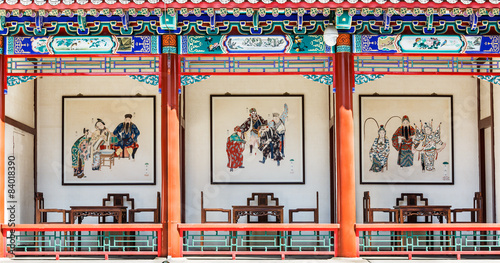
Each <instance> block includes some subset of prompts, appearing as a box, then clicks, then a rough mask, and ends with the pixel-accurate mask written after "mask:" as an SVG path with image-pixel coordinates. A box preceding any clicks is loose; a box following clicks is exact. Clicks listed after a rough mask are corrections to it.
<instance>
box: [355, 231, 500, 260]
mask: <svg viewBox="0 0 500 263" xmlns="http://www.w3.org/2000/svg"><path fill="white" fill-rule="evenodd" d="M355 229H356V236H357V241H358V256H363V255H407V256H408V258H409V259H412V256H413V255H455V256H456V257H457V259H460V258H461V255H500V243H499V242H498V240H500V224H483V223H457V224H356V226H355Z"/></svg>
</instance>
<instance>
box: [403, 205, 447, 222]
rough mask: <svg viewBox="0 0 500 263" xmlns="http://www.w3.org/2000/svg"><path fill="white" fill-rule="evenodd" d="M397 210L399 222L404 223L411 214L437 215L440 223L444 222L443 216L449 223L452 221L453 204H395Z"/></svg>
mask: <svg viewBox="0 0 500 263" xmlns="http://www.w3.org/2000/svg"><path fill="white" fill-rule="evenodd" d="M394 209H396V210H397V215H396V218H399V223H404V219H405V217H406V218H408V217H409V216H431V217H432V216H437V218H438V220H439V223H443V217H445V218H446V222H447V223H451V205H408V206H394Z"/></svg>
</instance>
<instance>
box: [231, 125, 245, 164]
mask: <svg viewBox="0 0 500 263" xmlns="http://www.w3.org/2000/svg"><path fill="white" fill-rule="evenodd" d="M240 135H241V129H240V127H239V126H236V127H234V133H233V134H231V136H229V137H228V138H227V143H226V153H227V159H228V161H227V167H229V170H230V171H231V172H232V171H233V169H234V168H245V167H244V166H243V151H244V150H245V143H246V142H245V140H243V139H242V138H241V136H240Z"/></svg>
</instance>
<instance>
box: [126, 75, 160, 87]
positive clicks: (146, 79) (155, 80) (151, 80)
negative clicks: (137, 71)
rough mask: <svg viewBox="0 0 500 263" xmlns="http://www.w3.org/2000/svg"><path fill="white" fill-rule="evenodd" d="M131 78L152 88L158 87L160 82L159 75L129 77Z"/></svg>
mask: <svg viewBox="0 0 500 263" xmlns="http://www.w3.org/2000/svg"><path fill="white" fill-rule="evenodd" d="M129 77H130V78H132V79H135V80H137V81H139V82H143V83H146V84H149V85H152V86H158V85H159V80H160V77H159V76H158V75H129Z"/></svg>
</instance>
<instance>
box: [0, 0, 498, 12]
mask: <svg viewBox="0 0 500 263" xmlns="http://www.w3.org/2000/svg"><path fill="white" fill-rule="evenodd" d="M498 4H500V0H489V1H484V0H483V1H481V0H475V1H471V0H425V1H424V0H421V1H413V0H402V1H390V0H338V1H329V0H308V1H296V0H278V1H273V0H262V1H257V0H219V1H216V0H204V1H199V0H163V1H160V0H133V1H130V0H119V1H117V0H92V1H91V0H78V2H77V3H76V2H75V0H65V1H63V0H50V1H49V0H22V1H21V0H0V9H4V10H15V9H19V10H26V9H32V10H65V9H73V10H77V9H98V10H102V9H117V8H126V9H128V8H135V9H142V8H160V9H164V8H215V9H219V8H240V9H246V8H284V7H289V8H332V9H334V8H346V9H348V8H410V9H412V8H422V9H426V8H497V7H498Z"/></svg>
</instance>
